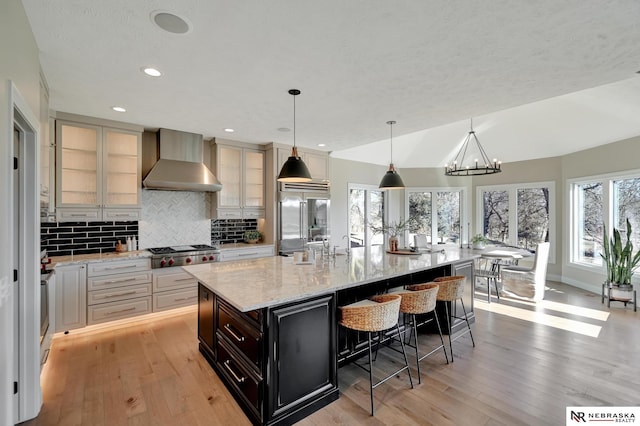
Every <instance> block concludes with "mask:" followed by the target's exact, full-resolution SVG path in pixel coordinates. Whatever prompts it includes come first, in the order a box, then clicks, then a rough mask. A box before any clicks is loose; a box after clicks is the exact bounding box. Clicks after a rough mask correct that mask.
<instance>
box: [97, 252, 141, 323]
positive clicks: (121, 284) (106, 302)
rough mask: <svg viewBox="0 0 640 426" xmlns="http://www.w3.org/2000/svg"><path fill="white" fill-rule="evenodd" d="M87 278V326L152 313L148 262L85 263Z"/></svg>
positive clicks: (135, 260)
mask: <svg viewBox="0 0 640 426" xmlns="http://www.w3.org/2000/svg"><path fill="white" fill-rule="evenodd" d="M87 276H88V279H87V281H88V284H87V324H89V325H91V324H99V323H102V322H107V321H113V320H117V319H123V318H129V317H134V316H137V315H143V314H148V313H150V312H151V311H152V309H151V306H152V305H151V296H152V273H151V261H150V260H149V259H146V258H141V259H131V260H118V261H110V262H95V263H89V265H88V271H87Z"/></svg>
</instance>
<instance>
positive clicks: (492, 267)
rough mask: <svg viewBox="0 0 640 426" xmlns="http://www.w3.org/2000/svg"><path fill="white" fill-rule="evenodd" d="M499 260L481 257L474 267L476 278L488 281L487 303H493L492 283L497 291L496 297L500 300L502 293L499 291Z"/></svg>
mask: <svg viewBox="0 0 640 426" xmlns="http://www.w3.org/2000/svg"><path fill="white" fill-rule="evenodd" d="M498 262H499V260H498V259H492V258H488V257H479V258H477V259H476V260H475V262H474V263H475V264H474V265H473V268H474V269H473V270H474V275H475V277H476V278H484V279H486V280H487V303H491V283H493V285H494V287H495V289H496V296H497V297H498V300H500V291H499V290H498V276H499V273H500V269H499V263H498Z"/></svg>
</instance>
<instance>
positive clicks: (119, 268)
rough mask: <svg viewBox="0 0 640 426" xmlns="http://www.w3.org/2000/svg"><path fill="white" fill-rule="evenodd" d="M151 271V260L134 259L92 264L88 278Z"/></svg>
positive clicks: (89, 267)
mask: <svg viewBox="0 0 640 426" xmlns="http://www.w3.org/2000/svg"><path fill="white" fill-rule="evenodd" d="M149 270H151V260H149V259H145V258H143V259H132V260H119V261H113V262H97V263H90V264H89V266H88V271H87V273H88V276H90V277H95V276H100V275H109V274H124V273H125V272H135V271H149Z"/></svg>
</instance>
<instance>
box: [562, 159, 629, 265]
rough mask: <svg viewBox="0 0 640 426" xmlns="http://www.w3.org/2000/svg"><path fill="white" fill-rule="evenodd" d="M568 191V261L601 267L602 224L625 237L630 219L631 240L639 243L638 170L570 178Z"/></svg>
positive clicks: (609, 230)
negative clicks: (569, 234)
mask: <svg viewBox="0 0 640 426" xmlns="http://www.w3.org/2000/svg"><path fill="white" fill-rule="evenodd" d="M569 190H570V194H571V237H570V238H571V251H570V262H571V263H574V264H578V265H583V266H594V265H595V266H598V267H602V258H601V257H600V253H601V252H602V240H603V238H605V236H604V228H603V224H606V225H607V231H608V232H609V234H611V229H612V228H613V227H616V228H618V230H619V231H620V234H621V236H622V240H623V241H625V239H626V235H625V234H626V221H627V219H629V222H630V223H631V229H632V230H633V232H632V233H631V242H632V243H633V245H634V247H640V172H638V171H635V172H630V173H629V174H625V175H620V174H615V175H613V174H611V175H604V176H595V177H591V178H586V179H580V180H577V179H576V180H572V181H570V182H569Z"/></svg>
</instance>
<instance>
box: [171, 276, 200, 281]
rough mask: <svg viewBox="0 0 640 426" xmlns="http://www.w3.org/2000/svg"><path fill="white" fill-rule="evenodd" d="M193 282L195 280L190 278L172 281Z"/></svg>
mask: <svg viewBox="0 0 640 426" xmlns="http://www.w3.org/2000/svg"><path fill="white" fill-rule="evenodd" d="M193 280H195V278H191V277H190V278H180V279H178V280H173V281H174V282H178V281H193Z"/></svg>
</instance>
